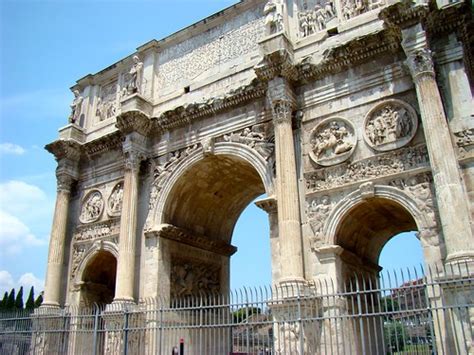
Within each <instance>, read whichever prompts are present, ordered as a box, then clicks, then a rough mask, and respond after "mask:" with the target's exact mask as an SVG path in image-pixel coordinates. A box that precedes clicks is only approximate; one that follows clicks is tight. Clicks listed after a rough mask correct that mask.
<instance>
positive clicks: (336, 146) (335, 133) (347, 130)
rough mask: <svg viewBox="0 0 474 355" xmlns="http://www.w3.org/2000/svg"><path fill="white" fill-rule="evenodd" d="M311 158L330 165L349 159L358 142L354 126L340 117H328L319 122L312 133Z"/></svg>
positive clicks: (316, 161)
mask: <svg viewBox="0 0 474 355" xmlns="http://www.w3.org/2000/svg"><path fill="white" fill-rule="evenodd" d="M310 144H311V151H310V152H309V156H310V157H311V160H312V161H314V162H315V163H317V164H319V165H322V166H330V165H335V164H339V163H342V162H343V161H345V160H347V159H348V158H349V157H350V156H351V155H352V153H353V152H354V149H355V147H356V144H357V137H356V134H355V130H354V126H353V125H352V124H351V123H350V122H349V121H348V120H346V119H344V118H340V117H333V118H328V119H325V120H324V121H322V122H321V123H319V124H318V125H317V126H316V127H315V128H314V129H313V130H312V132H311V135H310Z"/></svg>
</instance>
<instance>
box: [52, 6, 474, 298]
mask: <svg viewBox="0 0 474 355" xmlns="http://www.w3.org/2000/svg"><path fill="white" fill-rule="evenodd" d="M470 16H471V13H470V10H469V5H468V3H467V2H464V1H458V2H448V1H447V0H446V1H445V0H437V1H436V2H435V1H432V2H429V3H428V2H425V1H419V2H411V1H402V2H398V1H392V0H334V1H331V0H328V1H325V0H285V1H283V0H270V1H268V2H267V1H264V0H253V1H250V0H243V1H241V2H239V3H238V4H236V5H234V6H232V7H230V8H228V9H225V10H223V11H221V12H219V13H217V14H215V15H213V16H212V17H210V18H208V19H205V20H203V21H201V22H198V23H196V24H195V25H193V26H191V27H188V28H186V29H184V30H182V31H179V32H177V33H175V34H173V35H171V36H169V37H167V38H164V39H162V40H158V41H157V40H152V41H150V42H148V43H146V44H144V45H142V46H140V47H138V49H137V51H136V52H135V53H133V54H131V55H130V56H129V57H126V58H124V59H122V60H120V61H119V62H117V63H114V64H112V65H111V66H109V67H108V68H105V69H104V70H102V71H100V72H98V73H96V74H93V75H87V76H85V77H84V78H82V79H80V80H78V81H77V84H75V85H74V86H73V87H72V90H73V92H74V95H75V99H74V101H73V102H72V104H71V109H72V112H71V116H70V117H69V124H68V125H67V126H65V127H64V128H61V129H60V131H59V138H58V140H56V141H54V142H52V143H50V144H48V145H47V146H46V149H47V150H48V151H50V152H51V153H52V154H54V156H55V158H56V160H57V162H58V168H57V181H58V195H57V203H56V209H55V214H54V222H53V230H52V234H51V244H50V252H49V257H48V270H47V278H46V289H45V301H44V302H45V304H46V305H48V306H62V305H64V304H86V305H87V304H93V303H102V304H104V303H111V302H115V303H119V302H130V303H137V302H140V300H143V299H145V298H149V297H155V296H163V295H167V296H168V297H170V298H172V297H179V296H186V295H191V294H199V293H203V292H227V291H228V289H229V282H228V280H229V260H230V257H231V256H232V254H233V253H234V252H235V251H236V248H235V247H234V246H233V245H232V243H231V242H232V231H233V228H234V225H235V223H236V220H237V218H238V217H239V215H240V213H241V212H242V210H243V209H244V208H245V207H246V206H247V205H248V204H249V203H250V202H251V201H253V200H254V199H255V198H256V197H257V196H260V195H262V194H266V197H265V198H264V199H261V200H259V201H257V202H256V203H257V205H258V206H259V207H261V208H262V209H264V210H265V211H266V212H268V216H269V220H270V235H269V236H268V242H269V243H270V245H271V254H272V277H273V283H274V284H300V285H304V284H306V283H308V282H312V281H314V280H315V279H318V278H320V277H326V276H330V277H332V278H334V279H337V280H340V282H341V283H343V282H344V280H345V279H346V278H347V277H349V276H348V275H350V274H351V273H352V272H354V271H361V270H362V271H364V272H366V273H368V274H376V273H377V272H378V271H379V266H378V258H379V254H380V251H381V249H382V247H383V246H384V244H385V243H386V242H387V241H388V240H389V239H390V238H391V237H392V236H394V235H396V234H397V233H399V232H403V231H417V232H418V236H419V239H420V242H421V245H422V248H423V252H424V258H425V262H426V263H428V264H435V263H439V264H446V263H448V264H449V263H451V264H456V263H460V262H468V263H469V262H472V261H474V238H473V228H472V218H473V217H472V213H473V211H474V210H473V203H474V180H473V177H474V174H473V172H474V165H473V162H474V160H473V158H474V149H473V147H474V121H473V112H474V111H473V100H472V92H473V91H472V90H473V83H474V81H473V80H474V78H473V73H474V67H473V64H474V58H473V57H472V54H473V47H472V46H473V38H472V33H473V26H472V19H471V17H470ZM401 257H402V256H401Z"/></svg>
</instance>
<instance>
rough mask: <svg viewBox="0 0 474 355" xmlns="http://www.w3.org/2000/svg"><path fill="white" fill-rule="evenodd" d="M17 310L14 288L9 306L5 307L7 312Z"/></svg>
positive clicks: (9, 298) (10, 295)
mask: <svg viewBox="0 0 474 355" xmlns="http://www.w3.org/2000/svg"><path fill="white" fill-rule="evenodd" d="M14 309H15V289H14V288H12V290H11V291H10V294H9V295H8V300H7V306H6V307H5V310H6V311H13V310H14Z"/></svg>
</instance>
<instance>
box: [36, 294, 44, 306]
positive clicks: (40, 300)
mask: <svg viewBox="0 0 474 355" xmlns="http://www.w3.org/2000/svg"><path fill="white" fill-rule="evenodd" d="M42 303H43V295H41V294H40V295H39V296H38V298H37V299H36V301H35V308H38V307H39V306H41V304H42Z"/></svg>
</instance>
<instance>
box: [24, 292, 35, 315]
mask: <svg viewBox="0 0 474 355" xmlns="http://www.w3.org/2000/svg"><path fill="white" fill-rule="evenodd" d="M34 308H35V289H34V287H33V286H31V288H30V293H29V294H28V299H27V300H26V304H25V309H27V310H29V311H31V310H33V309H34Z"/></svg>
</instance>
